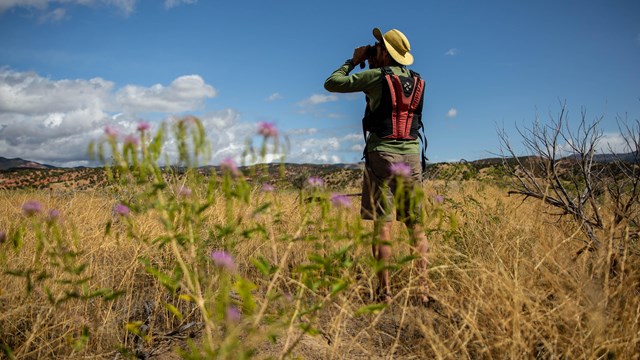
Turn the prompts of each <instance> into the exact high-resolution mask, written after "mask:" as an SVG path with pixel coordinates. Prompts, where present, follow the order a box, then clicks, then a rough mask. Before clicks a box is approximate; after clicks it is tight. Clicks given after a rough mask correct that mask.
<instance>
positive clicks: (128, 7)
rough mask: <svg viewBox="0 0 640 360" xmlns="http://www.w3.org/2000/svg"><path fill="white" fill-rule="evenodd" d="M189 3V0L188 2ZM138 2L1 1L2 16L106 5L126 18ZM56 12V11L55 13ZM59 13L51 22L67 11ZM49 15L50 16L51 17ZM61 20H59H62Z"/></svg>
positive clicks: (87, 0) (76, 0)
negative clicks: (52, 6)
mask: <svg viewBox="0 0 640 360" xmlns="http://www.w3.org/2000/svg"><path fill="white" fill-rule="evenodd" d="M187 1H189V0H187ZM137 2H138V0H0V14H2V13H3V12H5V11H7V10H9V9H11V8H18V7H21V8H26V9H35V10H37V11H46V9H47V7H48V6H49V4H60V5H63V4H64V5H67V4H72V5H84V6H95V5H106V6H110V7H114V8H116V9H117V10H118V11H120V12H121V13H122V14H124V15H125V16H129V15H131V13H133V12H134V11H135V7H136V3H137ZM55 11H56V10H54V12H55ZM57 11H58V12H57V13H56V14H53V15H54V18H53V19H49V20H55V17H56V16H60V14H61V13H60V11H65V10H64V9H63V8H59V9H57ZM51 14H52V13H49V14H48V15H51ZM60 19H61V18H59V19H57V20H60Z"/></svg>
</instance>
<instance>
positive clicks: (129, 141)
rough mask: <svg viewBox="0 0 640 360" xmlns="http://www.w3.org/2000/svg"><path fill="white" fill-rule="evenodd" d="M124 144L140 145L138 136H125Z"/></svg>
mask: <svg viewBox="0 0 640 360" xmlns="http://www.w3.org/2000/svg"><path fill="white" fill-rule="evenodd" d="M124 144H125V145H131V146H133V147H136V146H138V137H137V136H135V135H127V136H125V138H124Z"/></svg>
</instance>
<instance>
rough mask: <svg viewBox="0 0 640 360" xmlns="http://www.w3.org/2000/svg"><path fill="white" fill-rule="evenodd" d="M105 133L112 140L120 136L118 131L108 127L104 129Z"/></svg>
mask: <svg viewBox="0 0 640 360" xmlns="http://www.w3.org/2000/svg"><path fill="white" fill-rule="evenodd" d="M104 133H105V134H106V135H107V137H110V138H115V137H117V136H118V130H117V129H116V128H113V127H111V126H108V125H107V126H105V127H104Z"/></svg>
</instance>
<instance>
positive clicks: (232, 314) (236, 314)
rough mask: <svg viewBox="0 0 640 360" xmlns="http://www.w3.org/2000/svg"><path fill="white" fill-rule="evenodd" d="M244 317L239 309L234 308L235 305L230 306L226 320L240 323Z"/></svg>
mask: <svg viewBox="0 0 640 360" xmlns="http://www.w3.org/2000/svg"><path fill="white" fill-rule="evenodd" d="M241 316H242V314H240V310H238V308H237V307H235V306H233V305H229V306H228V307H227V314H226V318H227V320H228V321H231V322H234V323H237V322H238V321H240V317H241Z"/></svg>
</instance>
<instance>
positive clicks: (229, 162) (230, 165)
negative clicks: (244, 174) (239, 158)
mask: <svg viewBox="0 0 640 360" xmlns="http://www.w3.org/2000/svg"><path fill="white" fill-rule="evenodd" d="M220 168H221V169H222V171H228V172H230V173H231V174H232V175H238V174H240V171H238V165H236V163H235V161H233V159H232V158H226V159H224V160H222V162H221V163H220Z"/></svg>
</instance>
